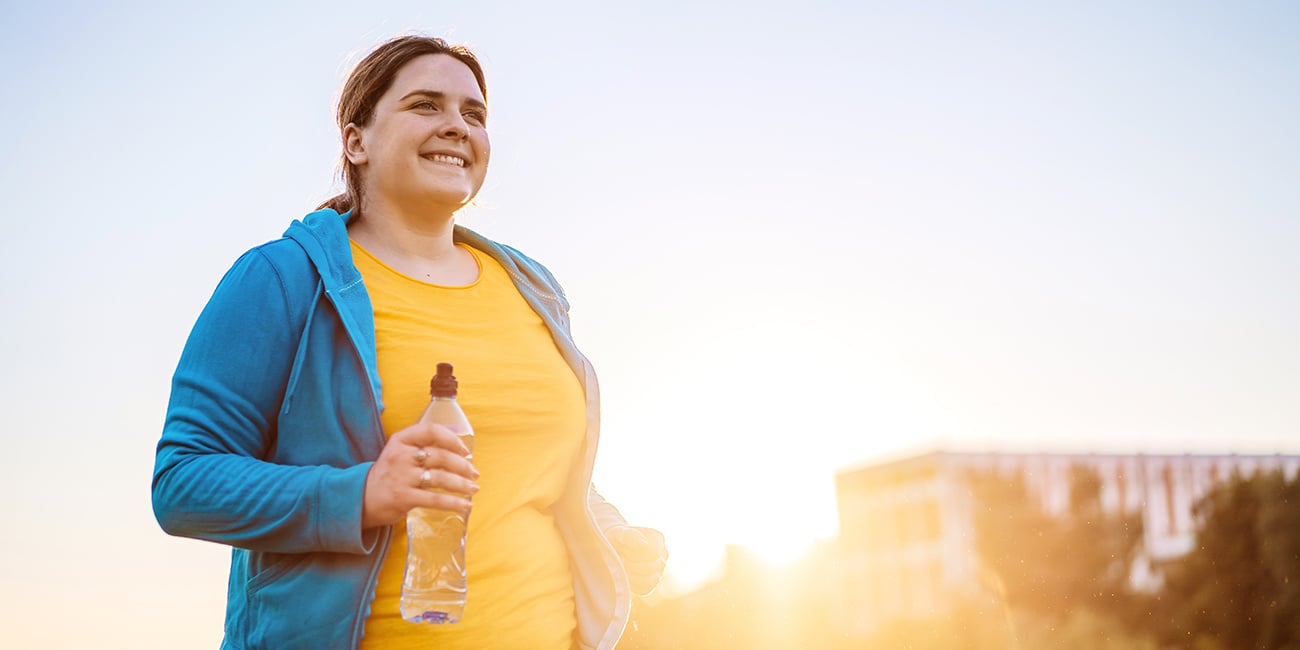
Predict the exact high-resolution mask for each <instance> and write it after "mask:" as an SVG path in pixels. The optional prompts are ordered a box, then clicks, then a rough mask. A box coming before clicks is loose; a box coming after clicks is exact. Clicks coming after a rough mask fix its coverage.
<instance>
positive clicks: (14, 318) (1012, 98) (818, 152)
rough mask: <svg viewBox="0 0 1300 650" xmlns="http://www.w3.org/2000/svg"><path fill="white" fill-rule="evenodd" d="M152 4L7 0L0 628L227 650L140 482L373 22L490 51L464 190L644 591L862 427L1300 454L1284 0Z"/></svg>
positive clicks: (1295, 49) (849, 444)
mask: <svg viewBox="0 0 1300 650" xmlns="http://www.w3.org/2000/svg"><path fill="white" fill-rule="evenodd" d="M184 4H186V3H158V4H157V5H154V4H152V3H139V2H123V3H111V6H108V3H103V4H101V3H90V2H51V3H41V4H39V6H38V3H21V4H20V3H12V2H5V3H4V7H3V13H2V15H4V16H5V19H4V20H3V22H0V89H2V90H0V92H2V93H3V97H4V101H3V102H2V103H0V115H3V116H4V118H5V120H4V122H5V123H6V124H7V125H8V128H9V133H8V135H7V136H6V137H5V138H4V139H3V141H4V143H3V144H0V152H3V155H2V156H0V196H4V197H5V198H6V202H5V205H6V207H7V210H6V211H5V212H4V214H3V216H0V219H3V228H4V231H5V233H6V234H7V237H6V239H5V241H6V243H7V250H6V254H5V255H3V256H0V271H2V272H3V274H4V277H6V278H8V282H5V283H4V284H3V285H0V304H4V305H5V306H6V309H5V311H4V316H3V318H2V319H0V328H2V331H3V334H4V336H2V337H0V355H2V356H0V358H3V359H4V361H5V363H4V365H3V369H2V370H0V388H2V389H3V395H4V396H5V397H4V402H3V405H4V407H5V408H4V412H5V416H4V419H3V422H4V427H5V439H6V442H7V444H8V451H7V453H5V454H3V455H0V493H3V494H4V495H6V496H5V497H4V498H3V501H0V517H3V519H4V520H5V521H7V522H9V523H8V526H9V530H10V531H11V533H10V534H9V535H7V536H6V538H5V541H3V542H0V544H2V546H0V549H2V550H3V552H0V630H3V632H0V644H3V645H6V646H7V647H81V646H85V645H94V646H95V647H104V648H133V649H139V648H172V647H215V646H216V645H217V644H218V643H219V640H220V637H221V620H222V617H223V610H224V595H225V584H226V583H225V573H226V568H227V564H228V549H225V548H222V547H220V546H217V545H214V544H208V543H203V542H196V541H190V540H180V539H176V538H170V537H168V536H166V535H165V534H163V533H162V532H161V531H160V530H159V529H158V527H157V524H156V523H155V522H154V520H153V515H152V511H151V508H150V503H149V481H150V473H151V470H152V464H153V448H154V445H155V444H156V442H157V439H158V435H159V433H160V429H161V425H162V420H163V414H164V410H165V408H166V401H167V396H168V390H169V382H170V376H171V372H172V370H173V369H174V367H175V364H176V361H177V359H178V357H179V354H180V351H181V348H182V346H183V344H184V341H185V337H186V336H187V334H188V332H189V328H190V327H191V325H192V324H193V322H194V319H195V318H196V316H197V315H198V312H199V310H200V309H201V308H202V306H203V304H204V302H205V301H206V300H207V298H208V296H209V295H210V294H211V291H212V289H213V288H214V287H215V285H216V283H217V281H218V280H219V279H220V277H221V275H222V274H223V273H224V271H225V270H226V269H227V268H228V267H229V266H230V264H231V263H232V262H233V261H234V260H235V258H236V257H238V255H239V254H240V253H241V252H243V251H244V250H246V249H247V248H249V247H251V246H254V245H257V244H259V243H262V242H265V241H268V240H271V239H274V238H276V237H278V236H279V235H280V234H281V233H282V232H283V231H284V229H285V228H286V227H287V225H288V223H289V222H290V221H291V220H292V219H295V218H298V217H300V216H302V215H303V214H305V213H306V212H308V211H310V210H311V209H312V208H314V207H315V206H316V205H317V204H318V203H319V202H320V201H321V200H323V199H325V198H327V197H328V196H330V195H332V194H334V193H335V192H336V191H337V190H338V188H339V184H338V181H337V177H336V173H335V172H336V166H335V165H336V160H337V156H338V135H337V129H336V128H335V126H334V124H333V118H332V114H333V102H334V100H335V98H336V93H337V90H338V88H339V86H340V84H341V82H342V80H343V78H344V77H345V75H346V73H347V71H348V69H349V66H350V65H351V64H352V63H355V61H356V60H357V59H358V58H359V57H360V56H362V55H364V53H365V52H366V51H367V50H368V49H369V48H371V47H373V46H374V45H376V44H378V43H379V42H381V41H383V40H385V39H386V38H388V37H390V36H393V35H396V34H400V33H409V32H419V33H426V34H430V35H434V36H442V37H445V38H448V39H449V40H451V41H453V42H459V43H464V44H467V45H469V46H471V47H472V48H474V49H475V51H476V52H477V53H478V54H479V56H480V57H481V59H482V61H483V63H484V67H485V69H486V72H487V78H488V84H489V99H490V102H491V111H492V118H491V126H490V133H491V137H492V141H493V142H492V143H493V153H494V155H493V161H492V168H491V171H490V172H489V177H488V181H487V184H486V185H485V187H484V189H483V191H482V192H481V194H480V195H479V197H478V199H477V200H476V201H475V205H474V206H472V207H470V208H468V209H466V210H465V211H464V212H463V213H462V214H461V215H460V216H459V217H458V221H459V222H460V223H463V224H465V225H468V226H469V227H471V228H474V229H476V230H478V231H480V232H482V233H484V234H487V235H488V236H490V237H493V238H494V239H497V240H500V241H504V242H507V243H510V244H512V245H514V246H516V247H517V248H520V249H521V250H524V251H526V252H527V253H529V254H530V255H531V256H533V257H535V258H537V259H539V260H541V261H543V262H544V263H545V264H547V265H548V266H549V267H550V268H551V270H552V271H553V272H554V273H555V275H556V276H557V277H558V278H559V279H560V281H561V282H562V283H563V284H564V286H565V289H566V292H567V295H568V297H569V299H570V302H571V303H572V304H573V311H572V316H573V323H574V330H575V335H576V338H577V340H578V342H579V345H580V347H581V348H582V349H583V350H584V352H585V353H586V354H587V356H588V357H590V358H591V360H592V361H593V363H594V364H595V366H596V368H597V371H598V373H599V374H600V377H601V387H602V393H603V418H602V421H603V433H602V440H601V452H600V458H599V461H598V466H597V470H596V475H595V480H596V484H597V486H598V488H599V489H600V490H601V491H602V492H603V493H604V494H605V495H606V496H607V497H608V498H609V499H610V500H611V501H612V502H614V503H615V504H617V505H618V506H619V507H620V508H621V509H622V511H623V512H624V514H625V515H626V516H627V517H628V519H629V520H631V521H632V522H633V523H634V524H639V525H647V526H653V527H657V528H660V529H661V530H663V531H664V532H665V533H666V535H667V537H668V540H669V545H670V550H671V552H672V554H673V555H672V559H671V560H670V565H669V570H670V573H671V575H670V577H669V580H668V582H667V583H666V584H665V587H664V588H665V590H667V591H669V592H672V591H673V590H677V591H681V590H685V589H689V588H690V586H691V585H693V584H697V583H698V582H699V581H700V580H702V579H705V578H706V577H707V575H708V573H709V571H710V570H711V569H712V568H713V566H714V565H715V563H716V562H717V560H718V558H719V557H720V554H721V553H722V549H723V548H724V546H725V545H727V544H743V545H746V546H749V547H751V548H753V549H755V550H756V551H758V552H760V553H761V554H763V555H764V556H766V557H769V558H771V559H773V560H774V561H781V560H783V559H789V558H791V557H794V556H797V554H798V553H800V552H802V551H803V550H805V549H806V548H807V547H808V545H809V544H810V543H811V542H812V541H813V540H815V539H819V538H828V537H831V536H833V535H834V534H835V531H836V526H837V524H836V521H835V495H834V484H833V481H834V475H835V472H837V471H841V470H844V469H847V468H853V467H859V466H863V465H866V464H870V463H874V462H880V461H881V460H884V459H890V458H897V457H900V456H905V455H909V454H915V453H920V452H924V451H928V450H933V449H957V450H981V451H997V450H1007V451H1068V452H1079V453H1087V452H1124V453H1137V452H1151V453H1156V452H1162V453H1170V452H1172V453H1182V452H1197V453H1202V452H1203V453H1232V452H1236V453H1300V336H1297V335H1296V332H1298V331H1300V291H1297V290H1296V287H1297V285H1298V284H1300V254H1298V251H1300V182H1297V179H1300V120H1297V119H1296V118H1295V116H1296V115H1300V8H1298V7H1297V5H1295V4H1294V3H1286V2H1257V1H1253V0H1251V1H1246V2H1236V3H1206V2H1191V3H1189V2H1148V3H1128V2H1099V3H1087V4H1086V6H1085V5H1082V4H1081V5H1078V6H1050V7H1049V6H1044V5H1045V3H1029V2H1023V3H1022V2H1005V3H996V2H995V3H980V4H975V3H951V4H946V3H879V2H853V3H847V2H845V3H833V2H798V3H793V2H771V1H751V2H733V3H728V2H693V3H680V4H675V3H671V2H662V1H660V2H629V3H605V2H586V3H584V2H578V3H568V2H550V3H522V2H521V3H494V2H476V3H454V4H453V3H440V2H419V3H416V2H370V3H337V2H312V3H306V2H289V3H272V2H245V1H243V0H233V1H230V2H223V3H210V5H211V6H205V7H184V6H181V5H184ZM1046 4H1050V5H1060V4H1061V3H1046ZM69 599H72V600H75V601H77V602H76V603H74V605H59V604H58V603H60V602H65V603H66V601H67V600H69ZM69 621H73V623H71V624H70V623H69Z"/></svg>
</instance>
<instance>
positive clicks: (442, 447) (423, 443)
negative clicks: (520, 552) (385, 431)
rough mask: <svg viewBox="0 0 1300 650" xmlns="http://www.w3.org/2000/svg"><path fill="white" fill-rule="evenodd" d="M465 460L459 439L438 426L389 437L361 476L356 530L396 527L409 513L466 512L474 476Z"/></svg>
mask: <svg viewBox="0 0 1300 650" xmlns="http://www.w3.org/2000/svg"><path fill="white" fill-rule="evenodd" d="M468 456H469V449H467V448H466V447H465V445H464V444H463V443H461V441H460V436H457V435H456V434H455V433H454V432H452V430H451V429H448V428H447V427H444V426H442V425H438V424H415V425H412V426H409V427H407V428H405V429H402V430H401V431H398V432H397V433H394V434H393V436H392V437H391V438H389V439H388V444H386V445H384V450H383V451H382V452H381V453H380V454H379V459H378V460H376V461H375V464H374V465H372V466H371V467H370V472H369V473H368V474H366V494H365V497H364V500H363V501H362V504H361V527H362V528H363V529H364V528H371V527H373V526H385V525H388V524H393V523H397V522H398V521H400V520H401V519H402V518H403V517H405V516H406V513H407V511H409V510H410V509H411V508H437V509H439V510H453V511H456V512H463V513H468V512H469V505H470V504H469V498H468V497H470V496H472V495H473V494H474V493H475V492H478V484H477V483H475V482H474V479H476V478H478V476H479V473H478V470H476V469H474V466H473V465H472V464H470V462H469V459H468ZM443 490H445V491H443Z"/></svg>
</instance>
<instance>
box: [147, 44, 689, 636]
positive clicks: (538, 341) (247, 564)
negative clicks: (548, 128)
mask: <svg viewBox="0 0 1300 650" xmlns="http://www.w3.org/2000/svg"><path fill="white" fill-rule="evenodd" d="M338 121H339V130H340V134H341V137H342V144H343V172H344V179H345V181H346V183H347V192H346V193H344V194H342V195H340V196H338V197H335V198H334V199H331V200H330V201H329V202H327V203H326V204H325V205H324V206H322V208H321V209H319V210H317V211H316V212H313V213H311V214H309V215H307V216H306V217H305V218H304V219H303V220H302V221H295V222H294V223H293V224H291V225H290V227H289V230H288V232H286V233H285V237H284V238H283V239H280V240H278V241H274V242H271V243H269V244H266V245H263V246H259V247H257V248H255V249H253V250H251V251H249V252H248V253H247V254H245V255H244V256H243V257H242V258H240V260H239V261H238V262H236V264H235V266H234V268H233V269H231V271H230V272H229V273H228V274H227V275H226V277H225V278H224V279H223V280H222V282H221V284H220V286H219V287H218V288H217V291H216V293H215V294H214V295H213V296H212V298H211V300H210V301H209V303H208V305H207V307H206V308H205V309H204V311H203V313H202V315H201V316H200V317H199V321H198V323H197V324H196V325H195V327H194V330H193V332H192V333H191V335H190V338H189V341H188V342H187V344H186V348H185V352H184V354H183V355H182V358H181V362H180V365H179V367H178V368H177V370H176V375H175V378H174V380H173V388H172V399H171V404H170V406H169V408H168V414H167V420H166V424H165V426H164V430H163V435H162V441H161V442H160V443H159V445H158V452H157V457H156V461H155V470H154V491H153V496H154V510H155V513H156V514H157V517H158V520H159V522H160V523H161V524H162V526H163V528H164V529H166V530H167V531H168V532H170V533H172V534H177V535H185V536H190V537H196V538H200V539H206V540H210V541H215V542H220V543H224V544H229V545H231V546H234V547H235V548H236V550H235V552H234V554H233V557H232V561H231V569H230V570H231V577H230V580H231V584H232V585H235V586H234V587H232V588H231V589H230V591H229V601H228V604H227V623H226V642H225V643H224V644H223V647H240V648H242V647H259V648H260V647H277V648H278V647H337V646H338V645H339V644H340V643H345V644H346V645H347V647H354V648H355V647H363V648H402V647H436V648H479V647H509V648H522V647H530V648H549V649H552V650H568V649H570V648H575V647H579V648H584V649H585V648H612V647H613V646H614V644H615V643H616V642H617V641H618V638H619V636H620V634H621V633H622V630H623V627H624V625H625V624H626V622H627V619H628V613H629V608H630V600H631V595H632V593H633V592H636V593H646V592H648V591H649V590H650V589H653V588H654V586H655V584H656V583H657V582H658V580H659V577H660V575H661V573H662V571H663V569H664V564H665V561H666V556H667V551H666V549H665V546H664V540H663V536H662V535H661V534H659V533H658V532H657V531H655V530H652V529H648V528H636V527H632V526H629V525H628V524H627V522H626V521H624V520H623V518H622V516H621V515H620V514H619V512H618V511H617V510H616V509H614V508H613V507H612V506H610V505H609V504H608V503H606V502H605V500H604V499H603V498H601V496H600V495H599V494H597V493H596V492H595V490H594V489H593V488H592V485H591V475H592V469H593V464H594V462H595V455H596V446H597V442H598V440H599V436H600V428H599V417H598V413H599V403H598V400H599V397H598V393H597V387H596V379H595V373H594V371H593V370H592V367H591V364H590V363H589V362H588V361H587V359H586V358H585V357H584V356H583V355H582V353H581V352H579V351H578V349H577V347H576V346H575V345H574V342H573V336H572V333H571V332H570V330H569V315H568V301H567V300H566V299H565V297H564V293H563V291H562V290H561V289H560V286H559V284H558V283H557V282H556V281H555V279H554V277H553V276H552V275H551V274H550V272H549V271H548V270H547V269H546V268H545V267H544V266H542V265H541V264H539V263H537V262H536V261H534V260H532V259H530V258H528V257H526V256H524V255H523V254H521V253H519V252H518V251H516V250H515V249H513V248H510V247H508V246H503V245H501V244H498V243H496V242H494V241H492V240H490V239H487V238H485V237H483V236H481V235H479V234H477V233H474V232H472V231H469V230H467V229H465V228H463V227H461V226H458V225H456V224H455V215H456V211H457V210H459V209H461V208H462V207H464V206H465V205H466V204H468V203H469V202H470V201H471V200H472V199H473V198H474V196H475V195H476V194H477V193H478V191H479V189H480V188H481V187H482V185H483V181H484V178H485V177H486V174H487V168H488V162H489V159H490V152H491V148H490V145H489V140H488V133H487V86H486V83H485V82H484V76H483V71H482V69H481V67H480V66H479V64H478V61H477V59H475V57H474V55H473V54H471V53H470V52H469V51H468V50H466V49H464V48H461V47H453V46H449V45H447V44H446V43H444V42H443V41H441V40H440V39H433V38H425V37H418V36H409V37H402V38H398V39H394V40H392V41H389V42H388V43H385V44H384V45H382V46H380V47H379V48H378V49H377V50H375V51H374V52H372V53H371V54H370V55H369V56H367V57H366V58H365V59H364V60H362V62H361V63H360V64H359V65H358V66H357V68H356V70H355V71H353V73H352V75H351V76H350V77H349V79H348V82H347V84H346V85H345V87H344V89H343V92H342V95H341V99H340V102H339V112H338ZM441 362H451V363H454V365H455V368H456V374H457V376H458V379H459V381H460V386H461V390H460V404H461V406H462V408H463V410H464V412H465V414H466V416H467V417H468V418H469V420H470V422H472V423H473V428H474V430H475V433H476V435H475V447H474V450H473V452H474V453H473V456H472V457H471V456H470V453H469V452H470V450H469V449H468V448H467V447H466V446H465V445H463V444H462V443H461V441H460V439H459V437H458V436H457V435H456V434H455V432H453V431H451V430H450V429H447V428H446V427H442V426H439V425H436V424H428V423H420V422H417V421H418V420H419V416H420V413H421V412H422V410H423V409H424V407H425V405H426V404H427V402H428V400H429V393H428V386H429V383H428V382H429V377H430V375H431V374H432V369H433V368H434V367H436V366H437V365H438V364H439V363H441ZM471 496H472V497H473V503H474V516H473V517H472V518H470V519H469V524H468V532H467V539H466V548H467V551H466V563H467V573H468V590H469V596H468V602H467V603H466V605H465V609H464V615H463V618H461V619H460V621H459V622H458V623H457V624H455V625H441V626H439V625H418V624H413V623H410V622H408V621H407V620H405V619H403V617H402V616H401V614H400V613H399V601H400V598H401V590H402V584H403V574H404V570H405V567H406V559H407V552H408V546H409V545H408V543H407V537H406V534H407V531H406V516H407V514H408V512H410V511H412V510H413V509H415V508H430V509H437V510H444V511H455V512H458V513H462V514H464V515H468V513H469V509H470V497H471ZM343 640H346V641H343Z"/></svg>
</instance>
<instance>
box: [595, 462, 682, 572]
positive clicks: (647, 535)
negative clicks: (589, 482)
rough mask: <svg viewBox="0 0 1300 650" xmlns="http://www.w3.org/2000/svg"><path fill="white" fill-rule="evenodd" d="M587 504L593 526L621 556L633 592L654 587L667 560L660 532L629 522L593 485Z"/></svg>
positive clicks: (666, 551)
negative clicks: (593, 521) (594, 524)
mask: <svg viewBox="0 0 1300 650" xmlns="http://www.w3.org/2000/svg"><path fill="white" fill-rule="evenodd" d="M587 504H588V505H589V507H590V508H591V513H592V515H593V516H594V517H595V519H596V526H597V527H599V528H600V530H601V531H602V532H603V533H605V537H607V538H608V539H609V542H610V544H613V546H614V550H615V551H617V552H618V556H619V558H621V559H622V560H623V568H624V569H626V570H627V577H628V582H629V583H630V586H631V587H632V593H634V594H637V595H640V596H644V595H646V594H648V593H650V592H651V591H654V588H655V586H656V585H658V584H659V580H660V578H662V577H663V575H664V568H665V567H666V566H667V563H668V546H667V545H666V544H665V542H664V536H663V533H661V532H659V531H657V530H655V529H653V528H641V527H637V526H629V525H628V523H627V520H626V519H624V518H623V515H622V513H620V512H619V511H618V508H615V507H614V506H613V505H612V504H611V503H609V502H608V501H606V500H605V497H602V496H600V494H599V493H598V492H596V488H595V486H592V488H591V490H590V491H589V492H588V493H587Z"/></svg>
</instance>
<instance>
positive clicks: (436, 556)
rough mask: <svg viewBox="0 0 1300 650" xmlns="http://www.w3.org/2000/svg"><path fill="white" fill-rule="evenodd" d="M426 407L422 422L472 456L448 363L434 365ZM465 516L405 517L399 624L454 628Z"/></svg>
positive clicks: (462, 590) (421, 512)
mask: <svg viewBox="0 0 1300 650" xmlns="http://www.w3.org/2000/svg"><path fill="white" fill-rule="evenodd" d="M429 394H430V395H431V398H432V399H430V400H429V407H428V408H427V409H425V411H424V415H422V416H420V422H431V423H433V424H441V425H442V426H445V427H447V428H449V429H451V430H452V431H454V432H456V433H457V434H458V435H459V436H460V440H461V442H463V443H465V446H466V447H467V448H469V451H470V454H471V456H470V457H471V458H473V453H474V430H473V429H472V428H471V427H470V425H469V420H466V419H465V412H464V411H462V410H460V404H458V403H456V377H455V375H453V374H452V367H451V364H450V363H440V364H438V374H436V375H434V377H433V379H432V380H431V381H430V382H429ZM467 523H468V515H463V514H461V513H459V512H452V511H449V510H437V509H434V508H415V509H412V510H411V511H410V512H408V513H407V515H406V539H407V543H408V546H407V552H406V573H405V575H404V576H403V578H402V600H401V611H402V618H404V619H406V620H408V621H410V622H412V623H457V622H459V621H460V619H461V617H462V616H464V614H465V596H466V591H467V582H466V577H465V531H466V524H467Z"/></svg>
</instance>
